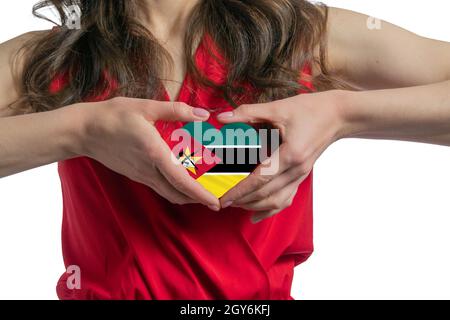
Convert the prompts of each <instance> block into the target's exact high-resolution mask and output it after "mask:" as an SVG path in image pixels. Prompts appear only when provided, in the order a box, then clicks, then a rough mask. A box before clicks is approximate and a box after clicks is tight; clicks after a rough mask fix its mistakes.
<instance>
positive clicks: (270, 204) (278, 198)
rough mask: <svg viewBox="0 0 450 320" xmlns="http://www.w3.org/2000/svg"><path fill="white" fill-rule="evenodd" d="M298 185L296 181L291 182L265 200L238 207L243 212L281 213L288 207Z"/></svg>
mask: <svg viewBox="0 0 450 320" xmlns="http://www.w3.org/2000/svg"><path fill="white" fill-rule="evenodd" d="M299 185H300V183H299V182H297V181H295V182H291V183H290V184H289V185H287V186H285V187H284V188H283V189H281V190H279V191H278V192H276V193H274V194H272V195H270V196H269V197H267V198H265V199H262V200H259V201H255V202H250V203H247V204H245V205H239V207H240V208H243V209H245V210H252V211H267V210H280V211H281V210H283V209H284V208H286V207H287V206H288V205H289V203H288V200H289V199H290V197H291V196H292V195H293V194H295V193H296V192H297V189H298V186H299ZM236 206H237V205H236Z"/></svg>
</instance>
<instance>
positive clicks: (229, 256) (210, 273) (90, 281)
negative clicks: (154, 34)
mask: <svg viewBox="0 0 450 320" xmlns="http://www.w3.org/2000/svg"><path fill="white" fill-rule="evenodd" d="M208 39H209V38H207V37H205V38H204V40H203V41H202V42H201V44H200V45H199V47H198V49H197V52H196V61H197V64H198V67H199V69H200V70H201V71H202V72H203V73H204V74H205V75H207V76H208V77H209V78H210V79H212V80H213V81H220V80H221V79H224V77H225V76H226V70H225V67H224V66H223V64H220V63H218V62H217V61H216V60H215V59H213V58H212V57H211V56H210V55H209V54H208V49H207V47H208V46H209V47H210V48H211V47H213V44H212V43H211V40H208ZM303 71H305V72H308V71H309V70H307V69H305V70H303ZM65 83H67V81H66V80H65V79H64V78H55V79H54V80H53V82H52V84H51V87H50V91H52V92H56V91H58V90H60V89H61V88H62V87H63V86H64V85H65ZM304 84H305V85H308V86H310V87H311V84H310V83H306V82H305V83H304ZM106 97H107V94H103V95H100V96H99V97H97V98H96V100H102V99H105V98H106ZM165 99H168V96H167V93H166V94H165ZM178 101H183V102H185V103H187V104H189V105H191V106H194V107H210V106H222V107H230V106H229V105H228V104H227V102H226V101H225V100H224V99H223V98H222V97H221V95H220V94H219V93H217V92H214V90H212V89H206V88H203V87H201V86H199V85H197V84H196V83H194V81H192V79H191V77H190V76H189V75H188V76H186V79H185V81H184V83H183V86H182V88H181V91H180V94H179V97H178ZM215 115H216V114H215V113H213V115H212V121H214V117H215ZM166 125H168V126H174V127H179V126H181V125H182V123H169V124H166ZM58 171H59V175H60V178H61V185H62V193H63V222H62V249H63V256H64V263H65V265H66V267H69V266H72V265H75V266H78V267H79V269H80V271H81V277H80V280H81V289H70V288H69V287H68V286H67V278H68V277H69V276H70V274H68V273H64V274H63V275H62V276H61V278H60V280H59V281H58V284H57V294H58V297H59V298H60V299H292V297H291V295H290V293H291V284H292V278H293V272H294V266H296V265H298V264H300V263H302V262H304V261H305V260H306V259H307V258H308V257H309V256H310V255H311V253H312V251H313V241H312V235H313V228H312V226H313V224H312V175H310V176H309V177H308V178H307V179H306V180H305V181H304V182H303V183H302V184H301V186H300V187H299V189H298V192H297V194H296V196H295V199H294V201H293V204H292V206H291V207H289V208H287V209H285V210H283V211H282V212H281V213H279V214H278V215H276V216H274V217H272V218H269V219H267V220H265V221H263V222H260V223H258V224H256V225H254V224H252V223H251V222H250V216H251V212H249V211H246V210H243V209H238V208H227V209H224V210H222V211H221V212H220V213H216V212H213V211H210V210H209V209H208V208H207V207H205V206H203V205H196V204H191V205H173V204H171V203H169V202H168V201H166V200H165V199H163V198H161V197H160V196H159V195H158V194H156V193H155V192H154V191H153V190H152V189H150V188H149V187H147V186H145V185H143V184H139V183H137V182H134V181H132V180H130V179H128V178H126V177H124V176H122V175H120V174H117V173H115V172H113V171H111V170H110V169H108V168H106V167H105V166H103V165H102V164H101V163H99V162H97V161H95V160H93V159H90V158H87V157H78V158H74V159H70V160H65V161H61V162H59V163H58Z"/></svg>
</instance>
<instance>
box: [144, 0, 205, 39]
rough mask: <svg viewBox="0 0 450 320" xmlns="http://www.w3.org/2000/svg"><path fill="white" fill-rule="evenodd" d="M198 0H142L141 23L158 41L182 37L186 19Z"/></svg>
mask: <svg viewBox="0 0 450 320" xmlns="http://www.w3.org/2000/svg"><path fill="white" fill-rule="evenodd" d="M198 2H199V0H142V6H141V8H142V23H143V24H144V25H145V26H146V27H147V28H148V29H149V30H151V32H152V34H153V35H154V36H155V37H156V38H157V39H159V40H161V41H163V42H166V41H168V40H169V39H173V38H180V37H184V31H185V30H186V25H187V23H188V17H189V15H190V13H191V12H192V9H193V8H194V6H195V5H196V4H197V3H198Z"/></svg>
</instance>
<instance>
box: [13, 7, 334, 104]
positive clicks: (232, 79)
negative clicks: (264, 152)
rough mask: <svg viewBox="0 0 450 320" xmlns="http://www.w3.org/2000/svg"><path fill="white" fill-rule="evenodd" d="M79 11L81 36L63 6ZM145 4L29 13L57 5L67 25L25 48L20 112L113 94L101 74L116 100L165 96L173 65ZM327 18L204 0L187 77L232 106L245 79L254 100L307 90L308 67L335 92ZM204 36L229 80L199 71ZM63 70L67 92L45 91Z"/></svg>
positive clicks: (189, 46)
mask: <svg viewBox="0 0 450 320" xmlns="http://www.w3.org/2000/svg"><path fill="white" fill-rule="evenodd" d="M73 5H75V6H78V7H79V8H80V10H81V29H70V28H68V27H65V26H66V23H67V22H68V21H69V16H68V14H67V12H68V11H67V8H68V7H69V6H73ZM142 5H143V3H142V1H139V0H95V1H94V0H45V1H40V2H38V3H37V4H36V5H35V6H34V7H33V14H34V15H35V16H37V17H40V18H43V19H46V20H49V19H48V18H47V17H46V16H43V15H42V14H41V13H40V10H41V9H43V8H48V7H54V8H56V10H57V13H58V15H59V19H60V24H59V25H60V26H61V27H60V28H58V31H57V32H46V33H44V34H43V35H40V36H37V37H34V38H33V40H32V41H30V42H29V43H27V44H26V45H25V46H24V48H23V50H24V52H25V55H24V57H25V58H24V59H25V61H24V65H23V71H22V74H21V76H20V84H21V87H22V91H23V92H22V94H21V99H20V100H19V101H17V103H15V104H14V105H16V106H17V107H18V108H22V109H23V111H24V112H40V111H48V110H52V109H56V108H58V107H61V106H65V105H69V104H73V103H77V102H81V101H84V100H85V99H86V98H87V97H90V96H92V95H93V94H95V92H101V91H102V90H104V89H105V88H107V87H108V85H109V83H108V81H106V80H105V73H104V71H105V70H108V74H109V75H110V76H111V77H113V78H114V79H115V80H116V81H117V84H118V87H117V89H116V90H115V91H114V92H113V93H112V96H125V97H135V98H148V99H157V98H158V97H161V93H162V89H163V88H164V87H163V85H162V78H163V74H164V70H167V69H166V68H170V67H171V64H172V60H171V58H170V54H169V53H168V52H167V51H166V50H165V49H164V48H163V47H162V46H161V44H160V43H158V41H157V40H156V38H155V37H154V36H153V35H152V33H151V31H150V30H148V29H146V28H145V27H144V26H143V25H142V24H141V22H140V21H139V19H138V18H137V17H138V16H139V10H141V9H142V7H141V6H142ZM327 14H328V11H327V8H326V6H325V5H322V4H317V3H315V4H312V3H310V2H308V1H305V0H200V1H199V2H198V4H197V5H196V7H195V8H194V9H193V11H192V13H191V16H190V17H189V23H188V26H187V28H186V35H185V61H186V68H187V72H188V73H189V74H192V75H193V76H194V77H195V79H196V80H197V81H199V82H200V83H201V84H203V85H205V86H210V87H215V88H217V89H219V90H220V92H221V93H223V95H224V97H225V98H226V99H227V101H229V102H230V103H231V104H232V105H233V106H236V105H237V103H236V101H237V100H236V97H238V96H239V95H240V94H241V93H242V89H241V87H240V86H239V83H243V82H246V83H249V84H250V85H252V86H253V87H254V88H257V91H256V92H257V94H255V96H254V97H253V98H252V100H253V102H267V101H273V100H277V99H282V98H287V97H289V96H293V95H295V94H297V93H298V90H301V89H303V90H309V89H308V88H306V87H304V86H302V85H301V84H299V80H300V79H299V78H300V72H299V71H300V70H301V69H302V67H304V66H305V65H307V64H310V65H315V66H317V67H318V70H319V74H318V75H317V76H315V77H314V78H313V79H310V80H311V81H312V83H313V85H314V86H315V88H316V89H318V90H325V89H329V88H334V87H337V86H338V85H339V82H338V80H336V79H333V78H332V77H331V76H330V75H329V73H328V70H327V66H326V39H325V38H326V26H327ZM55 24H57V23H55ZM205 33H207V34H208V35H209V36H210V37H211V38H212V40H213V41H214V43H215V44H216V45H217V47H218V48H219V50H220V52H221V54H222V55H223V57H224V58H225V59H226V61H227V68H228V74H227V79H226V80H225V81H224V83H213V82H211V81H209V79H208V78H207V77H205V76H204V75H202V74H201V72H199V70H198V69H197V67H196V65H195V61H194V53H195V43H197V41H198V38H199V35H202V34H205ZM317 48H318V52H319V54H315V52H316V50H317ZM61 73H64V74H65V75H67V77H68V79H70V81H69V84H68V86H67V87H66V88H65V89H64V90H62V91H60V92H58V93H53V94H52V93H49V90H48V88H49V85H50V82H51V80H52V79H53V78H54V77H55V75H57V74H61ZM306 80H308V79H306ZM112 96H111V97H112Z"/></svg>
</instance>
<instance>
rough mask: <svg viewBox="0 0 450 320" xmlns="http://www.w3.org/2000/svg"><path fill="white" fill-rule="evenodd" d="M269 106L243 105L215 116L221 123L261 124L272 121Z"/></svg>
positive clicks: (261, 104) (262, 104)
mask: <svg viewBox="0 0 450 320" xmlns="http://www.w3.org/2000/svg"><path fill="white" fill-rule="evenodd" d="M271 109H272V108H270V104H264V103H260V104H244V105H242V106H240V107H238V108H236V109H235V110H234V111H229V112H223V113H220V114H218V115H217V120H219V121H220V122H222V123H233V122H246V123H262V122H268V121H269V122H270V121H271V120H272V116H271V114H272V110H271Z"/></svg>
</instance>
